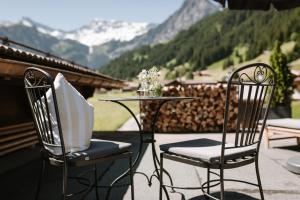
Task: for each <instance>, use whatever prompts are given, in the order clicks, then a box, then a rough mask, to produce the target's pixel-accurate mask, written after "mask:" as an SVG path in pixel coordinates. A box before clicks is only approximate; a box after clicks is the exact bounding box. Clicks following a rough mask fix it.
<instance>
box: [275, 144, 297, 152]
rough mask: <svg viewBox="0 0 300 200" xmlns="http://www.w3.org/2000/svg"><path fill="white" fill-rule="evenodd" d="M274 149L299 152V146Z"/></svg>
mask: <svg viewBox="0 0 300 200" xmlns="http://www.w3.org/2000/svg"><path fill="white" fill-rule="evenodd" d="M274 148H278V149H285V150H291V151H296V152H300V146H299V145H293V146H281V147H274Z"/></svg>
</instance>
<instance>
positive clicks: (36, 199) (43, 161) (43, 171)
mask: <svg viewBox="0 0 300 200" xmlns="http://www.w3.org/2000/svg"><path fill="white" fill-rule="evenodd" d="M45 165H46V163H45V160H44V159H43V160H42V166H41V170H40V174H39V179H38V185H37V188H36V193H35V200H38V199H39V196H40V190H41V185H42V179H43V176H44V174H45Z"/></svg>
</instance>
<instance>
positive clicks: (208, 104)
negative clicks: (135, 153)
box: [140, 84, 238, 132]
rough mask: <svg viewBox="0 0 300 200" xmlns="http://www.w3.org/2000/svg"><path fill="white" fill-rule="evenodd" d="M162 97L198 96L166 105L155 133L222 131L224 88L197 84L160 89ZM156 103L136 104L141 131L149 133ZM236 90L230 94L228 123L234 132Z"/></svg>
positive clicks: (236, 102) (223, 86)
mask: <svg viewBox="0 0 300 200" xmlns="http://www.w3.org/2000/svg"><path fill="white" fill-rule="evenodd" d="M163 95H164V96H183V97H199V98H197V99H193V100H181V101H170V102H167V103H166V104H165V105H164V106H163V107H162V108H161V109H160V113H159V117H158V121H157V124H156V132H220V131H222V129H223V123H224V111H225V101H226V85H223V84H200V85H188V86H184V85H179V86H168V87H164V92H163ZM158 105H159V102H158V101H144V102H142V103H141V104H140V109H141V122H142V127H143V130H144V131H149V130H151V123H152V122H153V118H154V115H155V112H156V110H157V108H158ZM237 105H238V98H237V90H236V88H233V89H232V91H231V95H230V107H229V110H230V112H229V123H228V125H227V129H229V130H234V127H235V120H236V117H237V111H238V110H237Z"/></svg>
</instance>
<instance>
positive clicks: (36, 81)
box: [24, 67, 134, 199]
mask: <svg viewBox="0 0 300 200" xmlns="http://www.w3.org/2000/svg"><path fill="white" fill-rule="evenodd" d="M53 81H54V80H53V78H52V77H51V76H50V74H48V73H47V72H45V71H43V70H41V69H37V68H33V67H30V68H28V69H26V71H25V73H24V83H25V90H26V93H27V96H28V100H29V103H30V107H31V110H32V113H33V118H34V122H35V126H36V131H37V134H38V139H39V145H40V150H41V153H42V161H43V163H42V168H41V173H40V178H39V182H38V186H37V187H38V188H37V193H36V197H35V199H38V198H39V193H40V187H41V183H42V177H43V175H44V171H45V164H46V162H47V163H50V165H54V166H61V167H62V170H63V188H62V198H63V199H67V198H68V199H69V198H71V197H73V196H75V195H76V194H79V193H80V194H82V195H83V196H84V195H86V194H87V193H89V192H91V191H92V189H93V188H95V193H96V198H97V199H99V194H98V190H97V188H98V187H106V186H99V185H98V181H97V178H98V175H97V165H96V164H97V163H100V162H110V161H114V160H116V159H122V158H124V159H128V161H129V162H128V163H129V166H130V169H129V171H128V173H129V175H130V176H129V177H130V186H131V197H132V199H134V189H133V176H132V153H131V152H130V151H129V150H130V147H131V145H130V144H128V143H121V142H115V141H108V140H99V139H92V140H91V145H90V147H89V149H87V150H84V151H80V152H73V153H70V152H66V150H65V145H64V138H63V133H62V127H61V121H60V117H59V112H58V105H57V98H56V94H55V89H54V84H53ZM47 91H52V95H51V96H52V100H53V103H54V110H55V117H54V116H53V113H52V116H51V113H50V111H49V106H48V103H49V102H47V98H46V92H47ZM55 119H56V121H55V123H56V124H57V128H58V132H59V142H58V143H57V142H55V138H54V137H55V136H54V134H53V130H54V127H53V125H52V124H53V120H55ZM51 120H52V123H51ZM55 123H54V124H55ZM49 147H54V148H58V149H60V150H61V155H56V154H54V153H53V152H52V151H50V150H49ZM88 165H91V166H93V167H94V168H93V170H94V178H95V180H94V182H93V183H92V182H91V181H90V180H88V182H87V181H86V180H87V179H85V178H83V177H77V180H79V182H80V183H81V184H83V186H88V187H84V189H82V190H80V191H77V192H75V193H73V194H69V193H68V170H69V168H70V167H72V168H73V167H81V166H88ZM107 187H108V188H109V186H107ZM106 198H108V196H106Z"/></svg>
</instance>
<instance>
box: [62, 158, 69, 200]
mask: <svg viewBox="0 0 300 200" xmlns="http://www.w3.org/2000/svg"><path fill="white" fill-rule="evenodd" d="M67 185H68V167H67V164H66V163H64V164H63V191H62V198H63V200H66V199H67Z"/></svg>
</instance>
